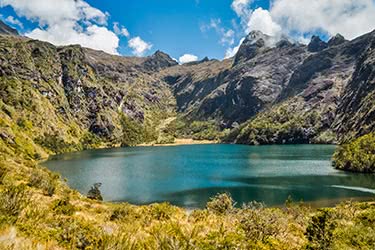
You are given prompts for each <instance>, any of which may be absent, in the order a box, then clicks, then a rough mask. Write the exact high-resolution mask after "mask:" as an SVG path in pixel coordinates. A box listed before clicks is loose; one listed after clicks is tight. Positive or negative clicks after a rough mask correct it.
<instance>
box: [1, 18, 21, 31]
mask: <svg viewBox="0 0 375 250" xmlns="http://www.w3.org/2000/svg"><path fill="white" fill-rule="evenodd" d="M5 21H6V22H7V23H9V24H13V25H16V26H18V27H20V28H22V29H23V24H22V23H21V22H20V20H18V19H17V18H15V17H14V16H8V17H7V18H6V19H5Z"/></svg>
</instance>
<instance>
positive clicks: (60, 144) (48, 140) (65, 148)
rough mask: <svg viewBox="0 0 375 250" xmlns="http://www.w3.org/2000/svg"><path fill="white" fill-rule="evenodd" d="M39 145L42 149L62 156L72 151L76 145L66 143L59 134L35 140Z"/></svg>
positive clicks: (47, 135) (45, 135)
mask: <svg viewBox="0 0 375 250" xmlns="http://www.w3.org/2000/svg"><path fill="white" fill-rule="evenodd" d="M34 141H35V142H36V143H37V144H39V145H41V146H42V147H44V148H46V149H48V150H50V151H52V152H54V153H56V154H61V153H65V152H69V151H72V150H73V149H74V147H75V146H76V145H74V144H73V143H68V142H66V141H65V140H64V139H63V138H61V137H60V136H59V134H57V133H55V134H47V133H45V134H44V135H43V136H39V137H37V138H36V139H35V140H34Z"/></svg>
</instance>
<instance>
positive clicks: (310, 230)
mask: <svg viewBox="0 0 375 250" xmlns="http://www.w3.org/2000/svg"><path fill="white" fill-rule="evenodd" d="M335 228H336V223H335V221H334V220H333V218H332V213H331V211H330V210H329V209H322V210H320V212H318V213H317V214H316V215H314V216H313V217H312V218H311V220H310V223H309V225H308V226H307V229H306V233H305V235H306V237H307V240H308V241H309V243H308V244H307V247H306V248H307V249H311V250H312V249H314V250H325V249H329V248H330V246H331V244H332V242H333V231H334V229H335Z"/></svg>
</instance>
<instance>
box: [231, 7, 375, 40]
mask: <svg viewBox="0 0 375 250" xmlns="http://www.w3.org/2000/svg"><path fill="white" fill-rule="evenodd" d="M252 3H253V0H233V2H232V5H231V7H232V9H233V11H234V12H235V13H236V14H237V15H238V17H239V18H240V19H241V24H242V25H243V30H244V31H245V32H247V33H248V32H250V31H252V30H260V31H262V32H263V33H265V34H268V35H271V36H276V37H280V35H281V33H283V34H285V35H288V36H290V37H292V38H294V39H295V40H298V41H303V42H306V39H307V38H309V37H310V36H311V35H312V34H314V33H326V34H327V35H331V36H332V35H335V34H336V33H340V34H342V35H344V36H345V37H346V38H349V39H353V38H355V37H357V36H359V35H362V34H364V33H367V32H370V31H371V30H373V29H374V28H375V15H374V14H373V13H375V1H374V0H330V1H327V0H274V1H272V2H271V7H270V10H264V9H262V8H257V9H255V10H253V9H251V4H252Z"/></svg>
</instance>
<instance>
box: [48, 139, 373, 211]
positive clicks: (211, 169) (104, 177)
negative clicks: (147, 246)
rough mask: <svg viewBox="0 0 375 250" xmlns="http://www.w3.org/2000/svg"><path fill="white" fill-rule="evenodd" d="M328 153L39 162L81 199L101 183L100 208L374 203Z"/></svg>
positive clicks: (199, 150) (365, 182) (216, 151)
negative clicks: (112, 204) (226, 195)
mask: <svg viewBox="0 0 375 250" xmlns="http://www.w3.org/2000/svg"><path fill="white" fill-rule="evenodd" d="M333 151H334V146H329V145H283V146H258V147H250V146H242V145H189V146H179V147H137V148H123V149H109V150H92V151H84V152H78V153H71V154H64V155H59V156H56V157H54V158H53V159H51V160H50V161H48V162H46V163H45V165H46V166H47V167H48V168H50V169H51V170H54V171H57V172H60V173H61V175H62V176H63V177H65V178H67V179H68V183H69V185H70V186H71V187H73V188H75V189H77V190H79V191H80V192H82V193H83V194H85V193H87V191H88V190H89V188H90V186H91V185H92V184H93V183H95V182H101V183H103V186H102V193H103V196H104V198H105V200H109V201H127V202H131V203H135V204H147V203H152V202H156V201H169V202H171V203H172V204H175V205H179V206H184V207H204V206H205V204H206V202H207V201H208V200H209V197H212V196H213V195H215V194H217V193H219V192H230V193H231V194H232V196H233V197H234V199H235V200H236V201H237V202H238V204H242V203H244V202H249V201H252V200H257V201H263V202H265V203H266V204H267V205H280V204H283V203H284V202H285V200H286V199H287V198H288V196H291V197H292V198H293V199H294V200H297V201H299V200H303V201H306V202H319V201H332V202H333V201H334V202H339V201H341V200H344V199H347V198H364V197H366V198H368V197H374V193H375V175H365V174H354V173H345V172H341V171H337V170H335V169H333V168H332V167H331V162H330V158H331V156H332V153H333Z"/></svg>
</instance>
